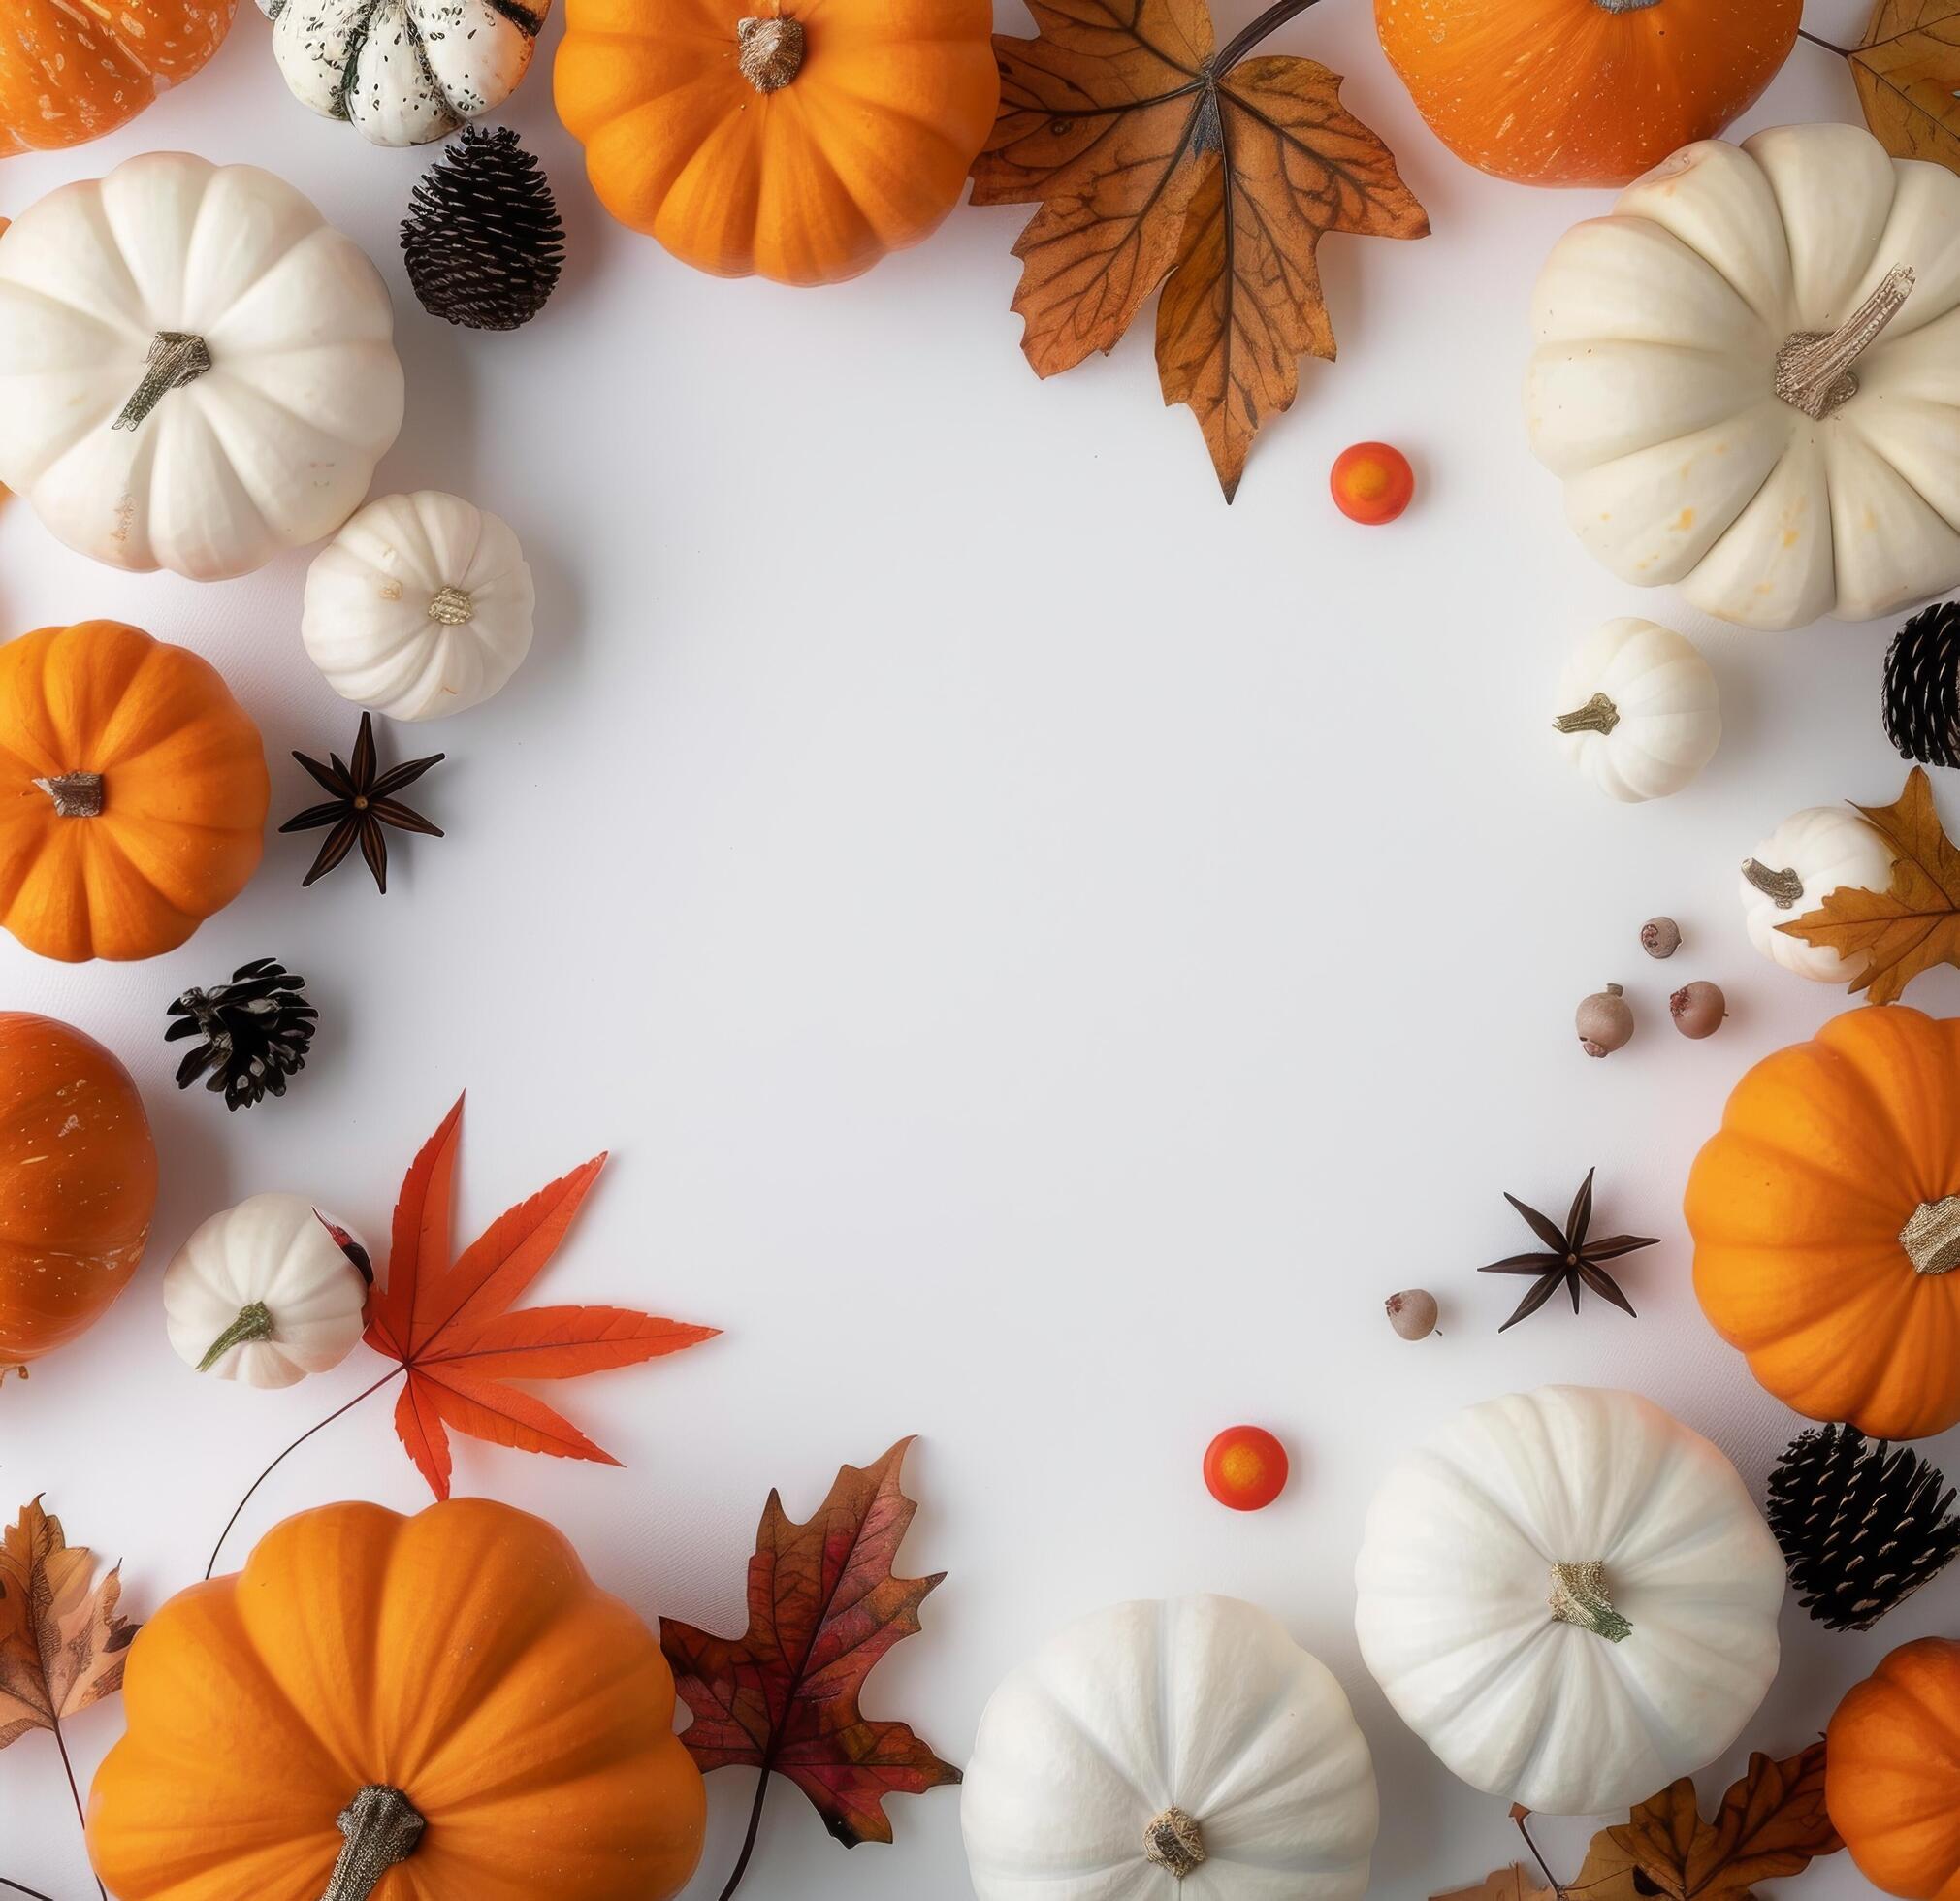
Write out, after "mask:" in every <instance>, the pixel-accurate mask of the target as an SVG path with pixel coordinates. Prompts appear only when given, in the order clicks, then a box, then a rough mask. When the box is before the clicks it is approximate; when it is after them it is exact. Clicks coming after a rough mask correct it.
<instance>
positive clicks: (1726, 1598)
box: [1355, 1386, 1783, 1815]
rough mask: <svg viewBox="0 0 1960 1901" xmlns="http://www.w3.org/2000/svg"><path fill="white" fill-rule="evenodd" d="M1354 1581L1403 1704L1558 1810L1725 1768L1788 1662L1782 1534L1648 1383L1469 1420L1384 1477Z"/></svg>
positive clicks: (1390, 1690)
mask: <svg viewBox="0 0 1960 1901" xmlns="http://www.w3.org/2000/svg"><path fill="white" fill-rule="evenodd" d="M1355 1583H1356V1589H1357V1593H1358V1596H1357V1603H1356V1610H1355V1629H1356V1634H1357V1635H1358V1636H1359V1637H1360V1639H1361V1650H1362V1656H1363V1658H1364V1659H1366V1663H1367V1666H1368V1668H1369V1669H1370V1670H1371V1671H1372V1672H1373V1673H1374V1677H1375V1681H1376V1682H1377V1683H1379V1684H1380V1685H1381V1688H1382V1692H1383V1693H1384V1694H1385V1695H1386V1696H1387V1697H1388V1699H1389V1701H1390V1702H1391V1703H1392V1704H1393V1705H1394V1706H1395V1708H1396V1712H1397V1714H1398V1715H1399V1716H1400V1717H1401V1719H1402V1721H1403V1722H1404V1723H1406V1724H1408V1725H1409V1727H1410V1728H1411V1729H1413V1730H1414V1731H1415V1732H1416V1734H1417V1735H1418V1736H1420V1737H1421V1738H1422V1739H1423V1741H1424V1742H1425V1743H1427V1744H1428V1745H1429V1746H1430V1749H1431V1750H1433V1751H1434V1752H1435V1754H1436V1755H1437V1756H1440V1757H1441V1758H1442V1760H1443V1762H1444V1764H1445V1765H1446V1766H1447V1767H1448V1768H1450V1769H1451V1770H1452V1771H1454V1772H1455V1773H1456V1774H1457V1775H1458V1776H1461V1777H1462V1780H1463V1781H1464V1782H1466V1783H1468V1784H1469V1785H1470V1786H1471V1787H1472V1788H1480V1789H1483V1790H1484V1791H1485V1792H1486V1793H1488V1794H1492V1795H1495V1796H1498V1797H1500V1798H1502V1799H1504V1800H1507V1801H1514V1802H1521V1803H1523V1804H1524V1805H1525V1806H1526V1808H1528V1809H1536V1810H1539V1811H1542V1812H1544V1813H1546V1814H1549V1815H1597V1814H1605V1813H1607V1812H1609V1811H1613V1810H1622V1811H1623V1810H1624V1809H1625V1808H1626V1807H1627V1805H1628V1804H1630V1803H1633V1802H1638V1801H1641V1800H1643V1799H1644V1798H1645V1797H1647V1796H1649V1795H1651V1794H1653V1793H1654V1791H1655V1789H1657V1788H1666V1787H1667V1785H1668V1784H1669V1783H1671V1782H1673V1781H1674V1780H1675V1779H1676V1778H1677V1777H1679V1776H1685V1775H1689V1774H1692V1773H1693V1772H1694V1771H1695V1770H1697V1769H1699V1768H1701V1767H1703V1766H1704V1765H1705V1764H1707V1763H1709V1762H1712V1761H1713V1760H1714V1759H1715V1758H1716V1757H1717V1756H1720V1755H1721V1754H1722V1752H1723V1751H1725V1750H1726V1749H1727V1748H1728V1746H1729V1745H1730V1744H1731V1743H1732V1742H1734V1740H1735V1739H1736V1737H1737V1735H1738V1734H1739V1733H1740V1732H1741V1730H1742V1726H1743V1724H1746V1723H1747V1722H1748V1721H1749V1719H1750V1718H1751V1716H1752V1715H1753V1714H1754V1713H1755V1710H1756V1708H1757V1706H1758V1705H1759V1704H1760V1703H1761V1701H1762V1699H1763V1695H1764V1693H1765V1692H1767V1691H1768V1689H1769V1686H1770V1681H1771V1679H1772V1678H1773V1677H1774V1676H1775V1675H1776V1670H1777V1660H1778V1641H1777V1613H1778V1611H1779V1609H1780V1607H1781V1605H1782V1603H1783V1554H1782V1553H1781V1552H1780V1551H1779V1550H1778V1548H1777V1542H1776V1540H1775V1538H1774V1537H1772V1536H1771V1535H1770V1531H1769V1528H1768V1527H1767V1526H1766V1525H1765V1524H1764V1523H1763V1521H1762V1516H1761V1514H1760V1513H1759V1512H1758V1511H1757V1510H1756V1508H1755V1505H1754V1503H1753V1502H1752V1501H1751V1498H1750V1495H1749V1491H1748V1488H1747V1487H1746V1486H1745V1485H1744V1484H1743V1482H1742V1480H1741V1478H1740V1477H1738V1476H1737V1473H1736V1469H1735V1467H1734V1466H1731V1465H1730V1464H1729V1462H1728V1461H1727V1460H1726V1459H1725V1458H1723V1456H1722V1455H1721V1454H1720V1453H1719V1451H1717V1450H1716V1448H1715V1447H1714V1446H1712V1445H1711V1444H1709V1442H1708V1441H1707V1440H1706V1439H1704V1438H1703V1437H1702V1436H1701V1435H1700V1434H1697V1433H1693V1432H1690V1431H1689V1430H1688V1428H1687V1427H1686V1426H1684V1425H1682V1424H1681V1423H1680V1422H1679V1421H1677V1420H1675V1419H1673V1418H1671V1417H1670V1416H1669V1415H1668V1414H1667V1413H1665V1412H1663V1411H1662V1410H1661V1409H1660V1408H1659V1407H1658V1406H1656V1405H1655V1404H1654V1402H1652V1401H1650V1400H1644V1399H1641V1398H1640V1397H1639V1396H1638V1395H1636V1394H1632V1393H1616V1392H1609V1391H1603V1390H1601V1389H1598V1388H1595V1387H1585V1386H1550V1387H1545V1388H1543V1389H1541V1390H1540V1391H1538V1392H1536V1393H1529V1394H1514V1395H1512V1396H1511V1397H1509V1398H1508V1399H1501V1400H1493V1401H1490V1402H1486V1403H1485V1404H1482V1405H1477V1406H1472V1407H1470V1408H1469V1409H1468V1410H1467V1411H1465V1412H1462V1413H1459V1414H1458V1415H1457V1416H1456V1417H1455V1418H1454V1419H1452V1420H1451V1421H1449V1422H1448V1423H1447V1424H1446V1425H1445V1426H1444V1427H1443V1428H1442V1430H1441V1431H1440V1432H1439V1433H1437V1434H1435V1435H1434V1437H1432V1438H1431V1439H1430V1441H1429V1443H1428V1444H1427V1445H1425V1446H1424V1447H1423V1448H1422V1449H1421V1450H1420V1451H1418V1452H1416V1453H1414V1454H1412V1455H1411V1456H1410V1457H1408V1458H1407V1459H1405V1460H1403V1461H1402V1463H1401V1464H1400V1465H1398V1466H1397V1467H1396V1468H1395V1469H1394V1470H1393V1471H1392V1472H1391V1473H1390V1474H1389V1476H1388V1477H1387V1479H1385V1480H1384V1481H1383V1483H1382V1486H1381V1489H1380V1490H1379V1491H1378V1492H1377V1493H1376V1495H1375V1498H1374V1502H1373V1504H1372V1505H1371V1506H1370V1507H1369V1509H1368V1514H1367V1521H1366V1527H1365V1529H1364V1531H1363V1537H1362V1549H1361V1557H1360V1559H1359V1561H1358V1563H1357V1564H1356V1566H1355Z"/></svg>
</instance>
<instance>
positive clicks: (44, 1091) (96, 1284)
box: [0, 1010, 156, 1376]
mask: <svg viewBox="0 0 1960 1901" xmlns="http://www.w3.org/2000/svg"><path fill="white" fill-rule="evenodd" d="M155 1205H156V1144H154V1143H153V1142H152V1141H151V1140H150V1133H149V1118H148V1117H147V1116H145V1114H144V1112H143V1098H142V1097H141V1096H139V1095H138V1094H137V1092H136V1084H135V1083H134V1082H132V1081H131V1080H130V1078H129V1072H128V1071H127V1070H126V1069H124V1068H123V1066H122V1065H121V1064H120V1063H118V1062H117V1061H116V1060H115V1058H114V1057H113V1056H112V1055H111V1054H110V1053H109V1051H108V1050H107V1049H105V1048H104V1047H102V1045H101V1044H99V1043H97V1042H96V1041H95V1039H94V1038H93V1037H87V1036H83V1035H82V1033H81V1032H80V1030H76V1029H71V1028H70V1027H69V1026H68V1025H67V1024H66V1023H57V1022H56V1021H55V1020H54V1018H53V1017H51V1016H35V1015H30V1014H29V1013H28V1012H26V1011H21V1010H9V1011H0V1376H4V1375H5V1374H7V1373H9V1372H12V1371H15V1370H16V1369H24V1368H25V1367H26V1366H27V1364H28V1363H29V1362H30V1361H33V1360H38V1359H40V1357H41V1356H42V1355H43V1354H44V1353H48V1352H51V1351H52V1350H53V1349H54V1348H55V1347H57V1346H64V1345H66V1344H67V1343H68V1341H70V1340H72V1339H73V1338H74V1337H76V1336H77V1335H78V1334H80V1333H81V1332H82V1331H84V1330H85V1329H86V1328H88V1327H91V1326H93V1325H94V1324H95V1322H96V1321H97V1320H99V1319H100V1318H101V1317H102V1315H103V1313H104V1312H105V1311H106V1310H107V1308H108V1306H109V1304H110V1303H111V1302H112V1301H113V1300H114V1299H115V1297H116V1296H117V1295H118V1294H120V1293H121V1292H122V1290H123V1289H124V1288H125V1287H127V1286H128V1285H129V1278H130V1276H131V1275H132V1274H133V1273H135V1272H136V1264H137V1263H138V1262H139V1261H140V1260H142V1258H143V1250H144V1244H145V1242H146V1241H147V1240H149V1217H150V1211H151V1209H152V1208H154V1207H155Z"/></svg>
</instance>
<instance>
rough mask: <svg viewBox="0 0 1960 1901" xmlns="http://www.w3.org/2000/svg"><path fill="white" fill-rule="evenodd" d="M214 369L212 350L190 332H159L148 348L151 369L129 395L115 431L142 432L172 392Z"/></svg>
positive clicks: (111, 425)
mask: <svg viewBox="0 0 1960 1901" xmlns="http://www.w3.org/2000/svg"><path fill="white" fill-rule="evenodd" d="M210 367H211V353H210V346H209V344H208V343H206V341H205V339H204V338H202V337H195V336H193V335H192V334H191V333H190V332H189V331H187V330H160V331H158V332H157V334H156V341H155V342H153V343H152V344H151V345H150V346H149V369H148V370H147V371H145V375H144V379H143V381H142V382H140V383H139V384H137V386H136V388H135V389H134V390H133V391H132V392H131V393H130V398H129V401H128V402H127V403H124V404H123V405H122V413H121V414H120V415H119V416H117V417H116V419H115V420H114V422H112V423H111V424H110V428H112V429H131V430H133V429H141V428H142V427H143V424H144V419H145V417H146V416H148V414H149V412H150V411H151V410H152V409H154V408H155V407H156V405H157V404H158V403H161V402H162V401H163V400H164V398H165V397H167V396H168V395H169V394H170V393H171V391H172V390H180V389H182V388H183V386H184V385H185V384H186V383H194V382H196V381H197V379H198V378H199V377H200V376H202V375H203V374H204V373H205V371H207V370H209V368H210Z"/></svg>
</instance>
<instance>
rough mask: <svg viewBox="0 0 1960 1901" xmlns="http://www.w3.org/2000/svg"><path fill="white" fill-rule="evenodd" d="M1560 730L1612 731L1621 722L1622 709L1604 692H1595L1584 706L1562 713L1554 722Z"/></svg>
mask: <svg viewBox="0 0 1960 1901" xmlns="http://www.w3.org/2000/svg"><path fill="white" fill-rule="evenodd" d="M1552 724H1553V725H1555V726H1557V727H1558V730H1559V731H1560V732H1611V731H1612V730H1613V728H1614V727H1615V726H1617V725H1619V724H1620V709H1619V707H1617V706H1615V705H1614V703H1613V702H1612V700H1611V699H1609V698H1608V697H1607V695H1606V694H1604V693H1594V694H1593V695H1592V697H1591V698H1590V699H1589V700H1588V701H1587V702H1586V704H1585V705H1584V706H1580V707H1575V708H1574V709H1573V710H1572V711H1571V712H1570V713H1561V714H1559V716H1558V718H1557V719H1556V720H1554V721H1553V722H1552Z"/></svg>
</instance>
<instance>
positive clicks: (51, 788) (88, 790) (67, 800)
mask: <svg viewBox="0 0 1960 1901" xmlns="http://www.w3.org/2000/svg"><path fill="white" fill-rule="evenodd" d="M34 783H35V784H36V785H37V786H39V787H40V788H41V789H42V790H43V791H44V792H46V793H47V794H48V797H49V798H51V799H52V800H53V801H54V810H55V811H56V813H58V814H59V815H60V816H61V817H62V818H64V819H99V818H101V817H102V774H101V773H99V772H57V773H55V774H53V775H52V776H51V777H49V778H47V779H37V780H36V781H35V782H34Z"/></svg>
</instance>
